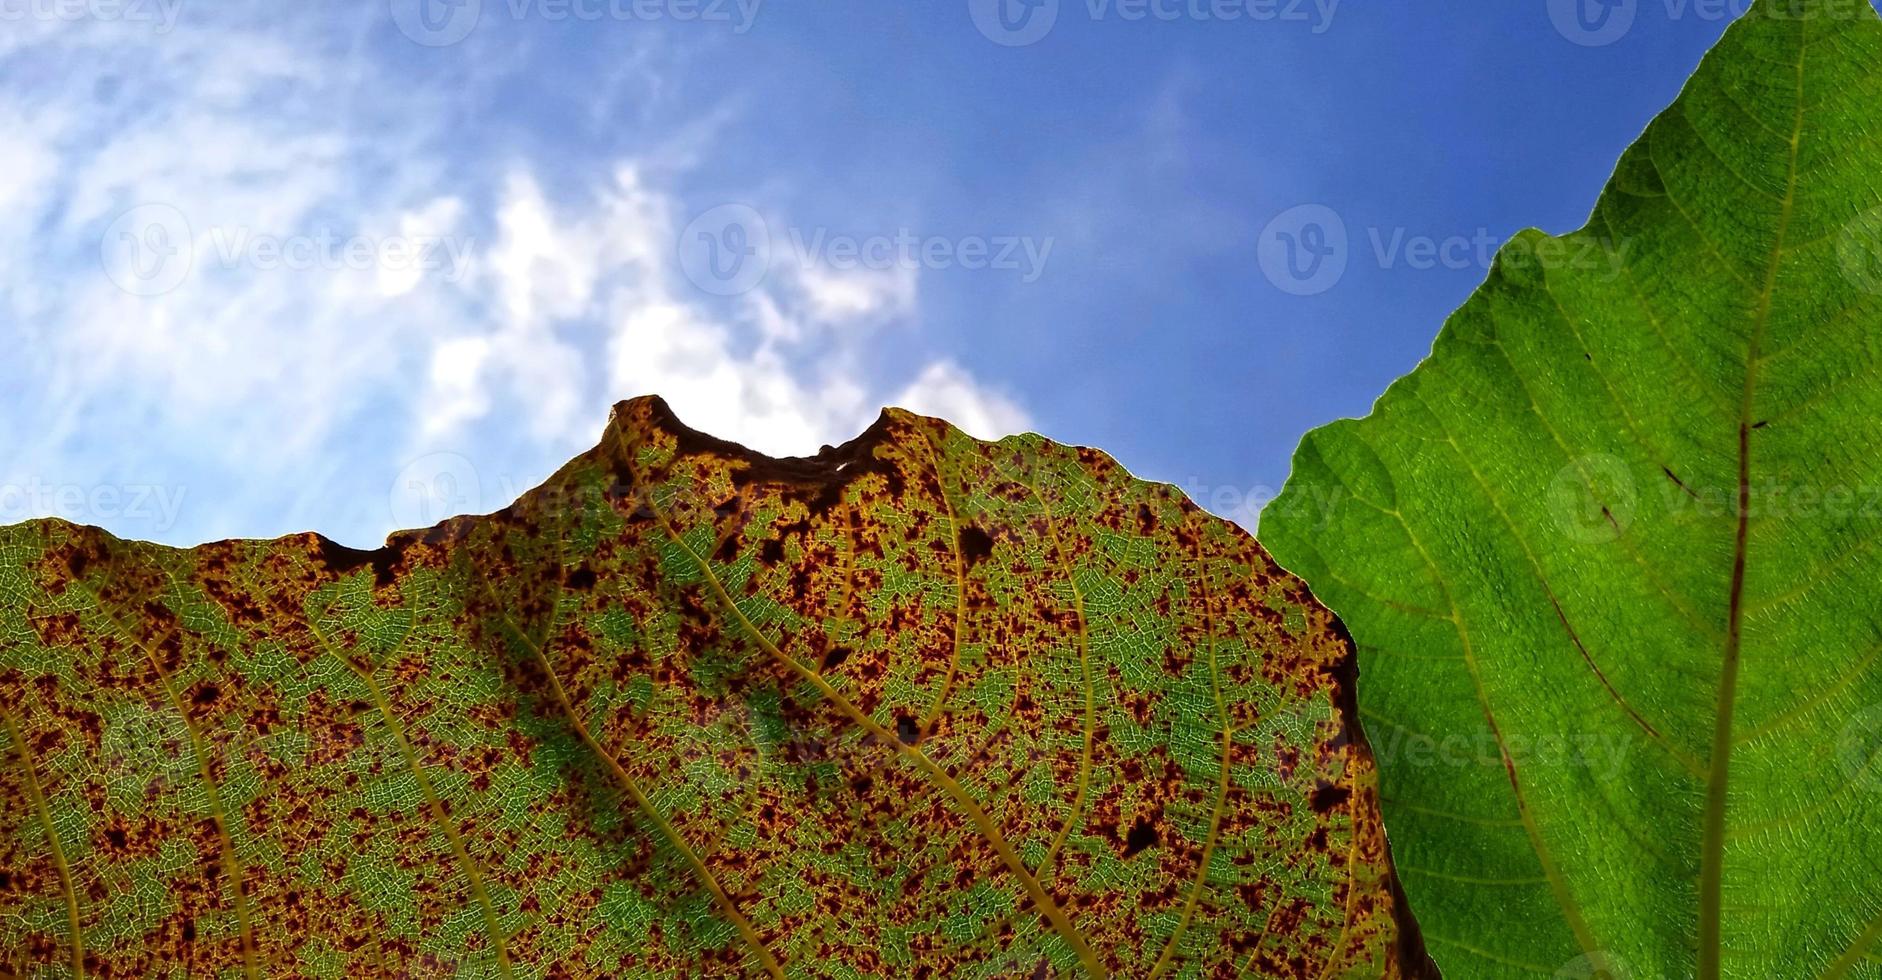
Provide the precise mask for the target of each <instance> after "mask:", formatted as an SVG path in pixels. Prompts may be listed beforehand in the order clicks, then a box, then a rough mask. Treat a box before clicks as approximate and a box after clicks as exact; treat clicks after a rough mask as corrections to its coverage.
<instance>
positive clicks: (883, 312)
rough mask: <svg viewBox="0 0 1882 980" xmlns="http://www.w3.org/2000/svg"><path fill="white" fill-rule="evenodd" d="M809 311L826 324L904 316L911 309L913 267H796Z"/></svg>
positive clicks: (912, 302) (913, 289) (913, 308)
mask: <svg viewBox="0 0 1882 980" xmlns="http://www.w3.org/2000/svg"><path fill="white" fill-rule="evenodd" d="M797 286H798V288H799V289H801V290H802V291H803V293H804V298H805V300H806V302H807V305H808V307H809V311H808V312H809V313H810V315H811V316H813V317H815V318H816V319H818V320H820V321H823V322H825V323H830V324H843V323H852V322H856V321H868V320H875V319H885V318H895V317H904V316H908V315H910V314H912V313H913V312H914V310H915V270H914V269H913V268H909V267H905V266H899V265H897V266H890V267H888V268H886V269H868V268H857V269H837V268H833V267H831V266H829V265H828V264H822V263H819V264H812V265H808V266H804V267H802V268H799V269H798V270H797Z"/></svg>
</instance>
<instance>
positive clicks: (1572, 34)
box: [1549, 0, 1639, 48]
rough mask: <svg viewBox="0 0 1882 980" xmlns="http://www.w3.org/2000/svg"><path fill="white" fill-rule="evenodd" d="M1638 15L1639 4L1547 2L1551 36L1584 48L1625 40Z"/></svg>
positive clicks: (1623, 0)
mask: <svg viewBox="0 0 1882 980" xmlns="http://www.w3.org/2000/svg"><path fill="white" fill-rule="evenodd" d="M1637 13H1639V0H1549V20H1551V21H1553V22H1554V23H1555V32H1556V33H1557V34H1560V35H1562V36H1563V37H1565V38H1567V39H1569V40H1570V41H1573V42H1575V43H1576V44H1579V45H1581V46H1582V47H1586V48H1600V47H1606V46H1607V45H1610V44H1613V43H1614V42H1616V41H1618V40H1620V39H1621V38H1623V37H1625V36H1627V32H1628V31H1630V30H1632V29H1633V27H1634V15H1635V14H1637Z"/></svg>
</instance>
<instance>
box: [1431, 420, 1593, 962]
mask: <svg viewBox="0 0 1882 980" xmlns="http://www.w3.org/2000/svg"><path fill="white" fill-rule="evenodd" d="M1413 394H1414V395H1416V394H1417V392H1416V391H1413ZM1421 400H1422V399H1421ZM1428 410H1429V408H1428V407H1427V411H1428ZM1447 441H1448V439H1447ZM1451 449H1452V451H1453V452H1458V453H1459V455H1460V456H1461V455H1462V454H1461V451H1459V450H1458V449H1457V446H1456V444H1455V443H1451ZM1399 526H1400V527H1401V528H1403V529H1404V530H1405V540H1406V542H1407V543H1409V544H1410V545H1411V546H1412V549H1413V550H1415V551H1417V552H1418V556H1419V557H1420V558H1421V559H1423V560H1424V563H1425V566H1426V567H1427V568H1430V569H1431V575H1432V579H1433V581H1434V582H1436V584H1437V586H1438V589H1439V591H1441V592H1443V593H1444V601H1445V604H1446V605H1448V606H1450V607H1451V625H1452V626H1453V627H1454V628H1455V629H1456V630H1457V640H1458V643H1459V645H1460V646H1461V648H1462V650H1463V653H1464V668H1465V670H1466V671H1468V672H1469V674H1470V683H1471V687H1472V688H1473V689H1474V690H1475V691H1476V694H1477V704H1478V706H1479V707H1480V708H1481V709H1482V711H1483V720H1484V724H1486V725H1488V726H1489V728H1490V735H1491V737H1492V738H1494V739H1495V740H1496V747H1497V753H1498V754H1499V755H1500V756H1502V758H1503V770H1504V773H1505V774H1506V775H1507V776H1508V777H1509V782H1510V791H1511V793H1512V794H1513V795H1514V796H1515V798H1516V814H1517V816H1518V817H1519V818H1520V819H1521V820H1522V822H1523V831H1524V832H1525V833H1527V834H1528V835H1529V843H1530V845H1531V846H1533V847H1534V848H1535V852H1536V863H1537V864H1539V865H1541V867H1542V873H1543V874H1545V875H1547V876H1548V878H1549V885H1550V887H1551V889H1552V890H1553V892H1554V894H1555V902H1556V905H1557V906H1558V907H1559V908H1560V909H1561V910H1562V919H1563V921H1564V922H1565V923H1566V924H1567V925H1568V929H1569V932H1571V933H1573V934H1574V937H1575V943H1576V945H1578V946H1580V947H1581V951H1582V952H1584V953H1590V954H1592V953H1595V952H1597V951H1598V950H1600V948H1601V944H1600V943H1598V942H1596V941H1595V938H1594V933H1593V932H1592V931H1590V930H1589V928H1588V922H1587V920H1586V919H1584V918H1582V914H1581V906H1580V905H1578V904H1576V902H1575V896H1574V893H1573V892H1571V891H1570V890H1569V887H1568V879H1566V878H1564V877H1562V873H1561V870H1560V869H1558V868H1557V867H1556V866H1555V858H1554V855H1553V854H1552V853H1551V852H1550V851H1549V847H1548V845H1547V844H1546V843H1544V842H1543V839H1542V827H1541V826H1540V825H1539V824H1537V823H1536V818H1535V814H1533V813H1531V812H1530V809H1529V802H1528V799H1527V798H1526V797H1525V796H1524V794H1523V786H1522V781H1521V780H1520V779H1518V778H1517V775H1516V761H1515V760H1514V759H1513V758H1511V757H1510V751H1509V743H1508V742H1507V741H1506V740H1505V739H1504V738H1503V730H1502V728H1501V727H1499V726H1498V725H1497V723H1496V712H1495V711H1494V710H1492V708H1491V707H1490V695H1489V691H1488V689H1486V688H1485V687H1484V683H1483V673H1482V671H1481V670H1480V668H1479V667H1478V664H1477V655H1476V651H1475V650H1474V649H1473V648H1472V646H1471V643H1470V630H1469V629H1468V628H1467V627H1466V626H1465V625H1464V619H1463V616H1462V615H1461V614H1460V613H1459V610H1458V608H1457V598H1456V597H1455V596H1453V595H1452V594H1451V589H1450V586H1449V585H1447V584H1446V583H1445V580H1444V576H1443V573H1442V572H1440V571H1439V570H1438V564H1437V562H1435V561H1433V560H1432V558H1431V553H1430V552H1429V551H1427V550H1425V546H1424V543H1423V542H1421V541H1419V540H1418V536H1417V535H1416V534H1414V533H1412V529H1411V522H1409V521H1407V520H1405V519H1404V518H1403V517H1402V516H1401V517H1400V518H1399Z"/></svg>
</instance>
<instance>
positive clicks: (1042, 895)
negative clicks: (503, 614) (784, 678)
mask: <svg viewBox="0 0 1882 980" xmlns="http://www.w3.org/2000/svg"><path fill="white" fill-rule="evenodd" d="M611 429H612V431H613V432H614V435H615V438H616V439H617V440H618V441H619V442H620V445H621V450H622V453H623V462H624V463H625V464H626V465H629V466H631V465H632V464H633V460H634V455H635V450H634V444H633V442H631V441H630V440H629V439H628V438H627V435H626V433H625V431H624V430H623V426H622V425H621V422H620V420H619V419H617V420H615V422H614V423H613V424H612V425H611ZM646 502H647V509H648V510H649V511H651V512H652V514H653V516H654V518H655V520H656V521H657V522H658V523H659V525H660V527H661V529H662V530H663V531H664V532H665V533H666V536H667V538H668V539H669V540H671V541H672V542H673V544H674V546H675V547H677V548H679V549H680V550H681V551H682V552H684V553H685V554H686V557H687V558H689V559H691V561H692V563H693V565H694V566H695V567H696V568H697V569H698V570H699V573H700V576H701V578H702V580H703V581H704V582H705V584H706V587H707V589H708V591H710V592H711V593H712V595H713V598H714V599H716V600H717V601H718V602H719V604H720V605H722V606H724V607H725V608H726V610H727V611H728V612H729V614H730V615H731V617H732V618H733V619H734V620H736V621H737V623H738V625H739V627H740V628H741V629H743V630H744V631H745V632H746V633H747V634H748V635H749V636H750V637H751V638H752V641H753V642H755V643H756V644H758V646H759V648H760V649H762V650H764V652H765V653H766V654H767V655H768V656H770V657H771V658H772V659H773V660H776V661H777V662H778V663H780V664H782V665H784V666H785V667H788V668H789V669H790V670H791V671H792V672H793V673H795V674H797V675H798V676H799V677H801V678H802V679H803V680H805V681H806V682H808V683H809V684H811V686H813V687H815V688H817V690H818V692H819V693H820V694H822V695H823V696H824V697H826V698H828V699H829V700H830V703H831V704H833V705H835V706H836V707H837V708H839V709H840V710H842V712H843V713H844V714H845V715H847V716H849V718H850V720H851V721H852V722H853V723H855V724H856V725H858V726H859V727H861V728H862V729H863V730H864V731H866V732H868V733H869V735H871V736H872V737H874V738H875V739H876V740H877V741H879V742H882V743H883V744H885V745H887V746H888V747H889V748H890V750H892V751H894V752H895V753H896V754H898V755H900V756H902V757H904V758H906V759H908V760H909V761H910V762H912V763H914V764H915V766H916V767H917V768H919V769H921V770H922V771H923V772H925V773H926V774H927V775H928V778H929V779H930V780H931V781H933V782H934V783H935V784H936V785H937V786H939V787H941V789H942V790H943V791H944V792H946V793H947V794H948V795H949V796H951V797H953V799H954V802H955V804H956V805H957V806H959V807H960V808H961V810H962V811H963V812H965V813H966V815H967V819H968V821H969V822H970V823H972V824H973V825H974V829H975V830H976V831H978V832H979V833H980V835H981V836H982V837H983V838H985V839H986V841H987V843H988V845H989V846H991V847H992V848H993V849H994V851H995V853H997V854H998V855H999V856H1000V859H1001V861H1002V862H1003V863H1004V864H1005V865H1006V866H1007V870H1008V871H1009V872H1011V873H1012V875H1013V876H1014V877H1015V878H1017V879H1018V880H1019V883H1020V886H1021V888H1022V889H1023V890H1024V891H1025V892H1026V895H1027V897H1028V898H1030V899H1031V900H1032V902H1033V904H1034V905H1035V906H1037V907H1038V908H1039V910H1040V912H1041V914H1043V915H1044V916H1045V917H1046V919H1047V921H1048V922H1050V923H1051V925H1052V927H1053V930H1054V931H1055V932H1057V933H1058V935H1059V937H1060V938H1061V939H1063V940H1064V941H1065V944H1066V945H1067V946H1069V947H1071V949H1072V951H1073V952H1074V953H1075V954H1076V955H1077V957H1078V960H1079V963H1080V964H1081V965H1082V966H1083V967H1084V968H1085V971H1086V972H1087V973H1089V974H1090V975H1091V976H1092V977H1094V978H1096V980H1106V978H1107V977H1108V976H1109V975H1110V974H1109V971H1108V970H1106V969H1105V967H1104V964H1103V961H1101V960H1100V959H1099V958H1098V955H1097V954H1096V953H1095V952H1094V951H1093V950H1092V949H1091V945H1090V943H1089V942H1087V941H1086V939H1085V937H1084V935H1083V934H1082V933H1081V932H1080V931H1079V929H1078V927H1077V926H1076V925H1074V924H1073V923H1072V921H1071V918H1070V917H1069V916H1067V915H1066V914H1065V911H1064V910H1063V909H1061V908H1059V905H1058V903H1057V902H1056V901H1054V900H1053V898H1052V895H1051V894H1050V893H1049V892H1047V891H1046V890H1045V888H1044V887H1043V886H1042V885H1040V883H1039V880H1038V879H1037V878H1035V877H1034V876H1033V875H1032V873H1031V872H1030V871H1028V870H1027V868H1026V864H1025V862H1024V861H1023V860H1021V859H1020V857H1019V855H1018V853H1017V852H1015V851H1014V850H1013V847H1012V845H1011V844H1010V843H1008V842H1007V840H1006V837H1005V835H1003V834H1001V833H1000V830H999V827H998V826H996V825H995V824H994V823H993V818H992V817H991V816H989V815H988V814H987V812H986V810H985V809H983V808H982V807H981V806H980V804H979V802H978V801H976V800H975V799H974V798H973V796H972V794H970V793H968V792H967V789H966V787H964V786H962V785H961V784H960V783H958V782H956V781H955V780H954V778H953V777H951V776H949V775H948V774H947V772H946V771H945V770H943V769H942V768H941V767H940V765H938V764H937V763H935V761H934V760H932V759H930V758H928V756H927V754H926V753H924V752H922V751H921V750H920V749H917V748H915V747H914V746H911V745H908V744H907V743H905V742H903V741H902V740H901V739H900V738H898V737H896V735H895V734H894V733H893V732H890V731H889V730H888V729H885V728H883V727H882V726H881V725H880V724H878V723H877V722H876V720H875V719H873V718H871V717H870V716H869V715H868V714H866V713H864V712H863V711H862V709H860V708H858V707H857V706H856V705H855V704H854V703H852V702H851V701H850V700H849V699H848V698H846V697H844V696H843V694H842V692H840V691H838V690H837V689H836V688H834V687H831V686H830V684H829V682H828V681H826V680H824V679H823V677H822V676H821V675H820V674H818V673H817V672H816V671H814V670H811V669H810V668H808V667H806V666H804V665H803V664H802V663H799V662H798V661H797V659H796V658H795V657H792V656H791V655H789V654H787V653H785V652H784V651H783V650H782V649H780V648H779V647H778V645H777V644H775V643H773V642H772V641H771V639H770V638H769V637H767V636H765V635H764V633H763V631H761V630H759V629H758V626H757V624H755V623H753V622H752V621H751V620H750V619H749V618H748V617H746V615H745V613H744V611H743V610H741V609H740V608H739V607H738V603H736V602H734V601H733V600H732V597H731V595H730V594H729V593H727V592H726V590H725V586H724V584H723V583H721V582H720V581H719V577H718V575H717V574H716V573H714V572H713V570H712V566H711V565H710V564H709V563H708V562H707V561H706V560H705V559H704V558H703V557H701V556H700V555H699V553H698V552H697V551H695V550H694V549H693V548H692V546H691V545H688V544H687V543H686V541H685V539H684V538H682V537H681V536H680V533H679V530H678V529H677V528H675V527H674V526H673V522H672V521H671V520H670V519H669V518H668V516H667V513H666V510H665V509H664V508H663V507H662V506H661V505H660V502H659V501H658V500H657V499H656V495H655V494H653V493H651V492H649V493H648V494H647V495H646Z"/></svg>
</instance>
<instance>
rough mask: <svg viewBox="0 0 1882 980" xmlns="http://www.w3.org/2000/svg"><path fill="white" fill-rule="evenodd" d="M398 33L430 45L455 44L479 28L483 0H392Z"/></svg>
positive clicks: (393, 19) (445, 45)
mask: <svg viewBox="0 0 1882 980" xmlns="http://www.w3.org/2000/svg"><path fill="white" fill-rule="evenodd" d="M390 2H391V4H392V22H393V23H395V24H397V25H399V33H401V34H404V35H405V36H406V37H408V38H411V39H412V40H413V41H416V42H417V43H419V44H422V45H424V46H425V47H428V48H443V47H448V46H450V45H453V44H456V43H457V42H459V41H462V40H464V39H465V38H466V37H469V36H470V32H471V31H474V30H476V29H477V22H478V20H479V19H481V18H482V17H483V0H390Z"/></svg>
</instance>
